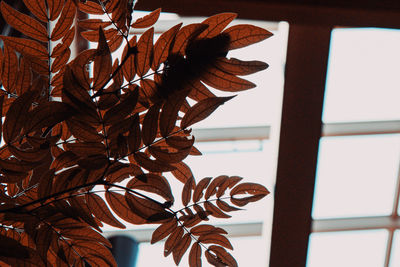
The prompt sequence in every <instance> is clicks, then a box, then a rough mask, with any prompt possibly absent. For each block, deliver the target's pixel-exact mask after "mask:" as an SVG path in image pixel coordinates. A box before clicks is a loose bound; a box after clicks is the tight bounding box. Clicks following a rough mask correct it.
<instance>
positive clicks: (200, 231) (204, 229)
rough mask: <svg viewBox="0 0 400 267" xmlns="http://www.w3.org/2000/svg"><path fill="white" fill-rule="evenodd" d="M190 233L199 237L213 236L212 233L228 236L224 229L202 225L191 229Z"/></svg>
mask: <svg viewBox="0 0 400 267" xmlns="http://www.w3.org/2000/svg"><path fill="white" fill-rule="evenodd" d="M190 233H191V234H192V235H197V236H200V235H206V234H212V233H219V234H228V233H227V232H226V231H225V230H224V229H222V228H219V227H215V226H213V225H209V224H202V225H198V226H195V227H193V228H192V229H190Z"/></svg>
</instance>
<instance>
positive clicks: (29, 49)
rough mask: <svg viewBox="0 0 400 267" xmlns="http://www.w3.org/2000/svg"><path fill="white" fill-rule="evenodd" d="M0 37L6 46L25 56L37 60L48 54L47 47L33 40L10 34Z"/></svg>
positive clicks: (44, 58) (43, 58)
mask: <svg viewBox="0 0 400 267" xmlns="http://www.w3.org/2000/svg"><path fill="white" fill-rule="evenodd" d="M2 3H3V2H2ZM0 38H1V39H3V41H4V42H5V43H6V44H7V45H8V46H10V47H12V48H14V49H15V50H16V51H18V52H20V53H21V54H23V55H25V56H28V57H35V58H36V59H37V60H47V58H48V56H49V55H48V52H47V49H46V48H45V47H44V46H43V45H42V44H40V43H39V42H37V41H35V40H29V39H25V38H18V37H10V36H0ZM31 60H32V59H31Z"/></svg>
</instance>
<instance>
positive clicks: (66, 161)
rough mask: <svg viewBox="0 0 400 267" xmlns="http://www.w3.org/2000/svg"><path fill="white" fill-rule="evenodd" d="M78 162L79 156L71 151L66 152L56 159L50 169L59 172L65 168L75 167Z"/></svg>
mask: <svg viewBox="0 0 400 267" xmlns="http://www.w3.org/2000/svg"><path fill="white" fill-rule="evenodd" d="M77 160H78V156H76V155H75V154H74V153H72V152H71V151H65V152H63V153H61V154H60V155H58V156H57V157H56V158H55V159H54V161H53V162H52V163H51V166H50V168H52V169H54V170H55V171H59V170H61V169H63V168H68V167H71V166H73V165H75V164H76V162H77Z"/></svg>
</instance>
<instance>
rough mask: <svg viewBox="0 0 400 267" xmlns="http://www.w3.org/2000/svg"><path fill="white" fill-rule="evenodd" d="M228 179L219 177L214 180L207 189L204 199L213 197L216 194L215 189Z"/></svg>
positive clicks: (222, 176)
mask: <svg viewBox="0 0 400 267" xmlns="http://www.w3.org/2000/svg"><path fill="white" fill-rule="evenodd" d="M227 179H228V176H226V175H221V176H218V177H216V178H214V179H213V180H212V181H211V183H210V185H209V186H208V187H207V190H206V194H205V195H204V198H205V199H209V198H210V196H212V195H215V194H216V193H217V188H218V187H219V186H220V185H221V184H222V183H223V182H224V181H226V180H227Z"/></svg>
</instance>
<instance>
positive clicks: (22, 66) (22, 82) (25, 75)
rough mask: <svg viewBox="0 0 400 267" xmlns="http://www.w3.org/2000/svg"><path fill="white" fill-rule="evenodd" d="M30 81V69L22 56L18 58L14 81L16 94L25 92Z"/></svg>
mask: <svg viewBox="0 0 400 267" xmlns="http://www.w3.org/2000/svg"><path fill="white" fill-rule="evenodd" d="M31 82H32V71H31V69H30V67H29V64H28V63H27V62H26V60H25V59H24V58H23V57H20V58H19V70H18V79H16V81H15V91H16V92H17V94H18V95H22V94H23V93H25V92H26V91H27V90H28V89H29V87H30V85H31Z"/></svg>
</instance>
